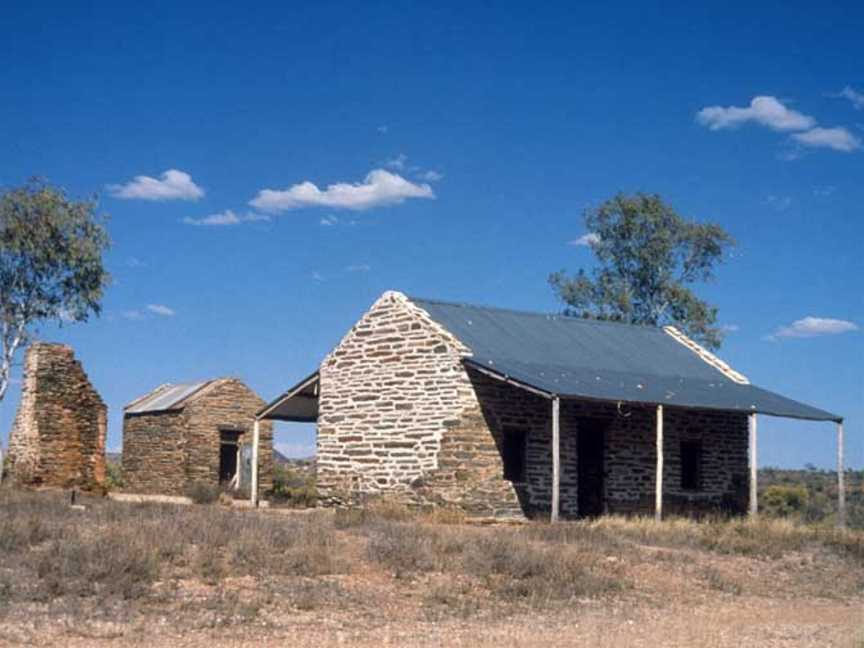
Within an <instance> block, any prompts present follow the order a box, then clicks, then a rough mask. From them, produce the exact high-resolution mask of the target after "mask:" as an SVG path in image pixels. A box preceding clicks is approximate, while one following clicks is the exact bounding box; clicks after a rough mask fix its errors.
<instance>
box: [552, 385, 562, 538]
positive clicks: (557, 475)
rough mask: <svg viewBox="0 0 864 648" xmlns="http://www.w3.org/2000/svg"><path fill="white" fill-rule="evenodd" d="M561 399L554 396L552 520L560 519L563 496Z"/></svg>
mask: <svg viewBox="0 0 864 648" xmlns="http://www.w3.org/2000/svg"><path fill="white" fill-rule="evenodd" d="M560 418H561V401H560V399H559V398H558V397H557V396H555V397H553V398H552V522H557V521H558V512H559V507H560V498H561V492H560V491H561V421H560Z"/></svg>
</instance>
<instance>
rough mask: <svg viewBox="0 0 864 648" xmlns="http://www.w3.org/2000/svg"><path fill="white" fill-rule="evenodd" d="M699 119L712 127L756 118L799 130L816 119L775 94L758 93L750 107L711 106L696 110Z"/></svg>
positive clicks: (773, 125)
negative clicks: (760, 95)
mask: <svg viewBox="0 0 864 648" xmlns="http://www.w3.org/2000/svg"><path fill="white" fill-rule="evenodd" d="M696 121H697V122H699V123H700V124H702V125H703V126H707V127H708V128H710V129H711V130H723V129H727V128H737V127H738V126H741V125H742V124H745V123H747V122H755V123H757V124H761V125H762V126H767V127H768V128H771V129H773V130H778V131H798V130H806V129H808V128H812V127H813V126H815V125H816V120H815V119H813V118H812V117H810V116H808V115H804V114H802V113H800V112H798V111H796V110H792V109H791V108H787V107H786V106H784V105H783V104H782V103H781V102H780V101H778V100H777V99H776V98H775V97H765V96H763V97H754V98H753V100H752V101H751V102H750V105H749V106H748V107H746V108H739V107H737V106H728V107H726V108H724V107H722V106H708V107H706V108H703V109H702V110H700V111H699V112H698V113H696Z"/></svg>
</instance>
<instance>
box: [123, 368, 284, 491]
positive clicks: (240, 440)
mask: <svg viewBox="0 0 864 648" xmlns="http://www.w3.org/2000/svg"><path fill="white" fill-rule="evenodd" d="M263 405H264V401H263V400H261V398H259V397H258V395H257V394H255V392H253V391H252V390H251V389H249V387H247V386H246V385H245V384H243V382H241V381H240V380H238V379H236V378H218V379H215V380H208V381H205V382H198V383H187V384H176V385H170V384H166V385H162V386H160V387H157V388H156V389H154V390H153V391H152V392H150V393H149V394H147V395H145V396H142V397H141V398H139V399H137V400H135V401H133V402H131V403H130V404H129V405H127V406H126V407H125V409H124V411H123V479H124V483H125V487H126V489H127V490H129V491H131V492H135V493H151V494H161V495H183V494H185V493H186V492H187V491H188V489H189V487H190V486H191V485H192V484H198V483H203V484H208V485H222V486H223V487H225V488H226V489H238V488H241V487H244V486H246V485H247V484H243V483H242V480H243V476H242V473H243V471H242V470H241V465H242V462H243V457H244V456H247V455H248V453H244V451H243V449H244V447H245V446H249V447H250V448H251V442H252V425H253V420H254V418H255V413H256V412H257V411H258V410H260V409H261V407H262V406H263ZM260 434H261V438H260V445H259V483H260V485H261V486H260V488H261V490H263V491H265V492H266V491H267V490H268V489H269V488H270V487H271V484H272V457H273V426H272V424H270V423H264V424H262V425H261V428H260Z"/></svg>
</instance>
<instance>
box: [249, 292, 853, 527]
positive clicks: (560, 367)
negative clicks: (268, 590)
mask: <svg viewBox="0 0 864 648" xmlns="http://www.w3.org/2000/svg"><path fill="white" fill-rule="evenodd" d="M757 413H763V414H770V415H775V416H786V417H793V418H800V419H811V420H830V421H836V422H838V423H840V422H842V419H841V418H840V417H838V416H837V415H835V414H831V413H829V412H825V411H823V410H820V409H816V408H814V407H810V406H808V405H804V404H802V403H798V402H796V401H793V400H790V399H787V398H785V397H783V396H780V395H778V394H774V393H772V392H769V391H766V390H764V389H761V388H759V387H756V386H754V385H751V384H750V382H749V380H748V379H747V378H746V377H745V376H743V375H741V374H740V373H738V372H736V371H734V370H733V369H732V368H731V367H729V366H728V365H727V364H725V363H724V362H723V361H721V360H720V359H719V358H717V357H716V356H715V355H713V354H711V353H709V352H708V351H707V350H705V349H703V348H702V347H700V346H699V345H698V344H696V343H695V342H693V341H691V340H689V339H688V338H687V337H685V336H684V335H682V334H681V333H680V332H679V331H677V330H676V329H674V328H672V327H666V328H653V327H644V326H631V325H626V324H619V323H613V322H601V321H593V320H585V319H576V318H569V317H562V316H557V315H544V314H538V313H525V312H515V311H510V310H502V309H495V308H484V307H478V306H470V305H465V304H452V303H445V302H438V301H431V300H423V299H414V298H409V297H406V296H405V295H403V294H401V293H398V292H388V293H385V294H384V295H383V296H382V297H381V298H380V299H379V300H378V301H377V302H376V303H375V304H374V305H373V306H372V307H371V309H370V310H369V311H368V312H367V313H366V314H364V315H363V317H362V318H361V319H360V321H359V322H357V324H356V325H355V326H354V327H353V328H352V329H351V330H350V331H349V332H348V334H347V335H346V336H345V337H344V338H343V339H342V341H341V342H340V343H339V345H338V346H337V347H336V348H335V349H334V350H333V351H332V352H331V353H330V354H329V355H328V356H327V357H326V358H325V359H324V361H323V362H322V363H321V366H320V368H319V369H318V371H317V372H315V373H314V374H312V375H311V376H309V377H308V378H307V379H305V380H303V381H301V382H300V383H299V384H298V385H296V386H295V387H293V388H291V389H289V390H288V391H287V392H285V393H284V394H283V395H282V396H280V397H279V398H277V399H276V400H274V401H273V402H272V403H271V404H270V405H268V406H267V407H266V408H264V409H262V410H261V411H260V412H259V414H258V419H259V421H260V422H261V424H262V425H263V424H264V422H266V421H268V420H283V421H317V477H318V489H319V495H320V497H321V501H322V503H335V502H340V501H345V500H346V499H351V498H354V497H356V496H358V495H360V496H367V495H376V494H387V495H388V496H391V497H398V498H401V499H403V500H405V501H406V502H410V503H413V504H419V505H447V506H453V507H458V508H460V509H462V510H464V511H466V512H467V513H468V514H470V515H476V516H498V517H502V516H505V517H506V516H517V517H521V516H527V517H547V518H548V517H551V518H552V519H553V520H555V519H558V517H559V516H561V517H568V518H572V517H584V516H594V515H599V514H602V513H607V512H613V513H615V512H624V513H634V512H635V513H651V512H653V513H654V514H655V515H657V516H658V517H659V516H660V515H661V513H662V512H663V511H664V510H665V511H667V512H669V511H672V512H686V513H690V512H694V511H695V512H698V511H718V510H723V511H728V512H732V513H741V512H744V511H746V510H747V508H748V504H749V507H750V508H751V510H754V509H755V506H756V497H755V493H756V479H755V476H756V456H755V455H756V414H757ZM839 429H840V441H841V449H842V425H841V426H840V428H839ZM841 456H842V455H841ZM841 462H842V459H841ZM841 479H842V471H841ZM841 493H842V488H841Z"/></svg>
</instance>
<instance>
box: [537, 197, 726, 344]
mask: <svg viewBox="0 0 864 648" xmlns="http://www.w3.org/2000/svg"><path fill="white" fill-rule="evenodd" d="M584 219H585V226H586V228H587V230H588V232H589V234H588V235H586V236H585V237H583V241H584V242H585V243H586V244H587V245H589V246H590V248H591V250H592V251H593V252H594V255H595V257H596V261H597V262H596V264H595V266H594V268H593V269H592V270H591V271H590V273H589V272H588V271H586V270H585V269H580V270H578V272H577V273H576V274H575V275H574V276H569V275H567V273H566V272H564V271H561V272H556V273H553V274H552V275H550V277H549V283H550V284H551V286H552V288H553V290H554V291H555V292H556V294H557V295H558V297H559V298H560V299H561V300H562V301H563V302H564V312H565V313H566V314H568V315H572V316H577V317H588V318H593V319H605V320H614V321H620V322H627V323H630V324H649V325H652V326H663V325H667V324H672V325H674V326H676V327H677V328H679V329H681V330H682V331H683V332H684V333H686V334H687V335H689V336H690V337H692V338H694V339H695V340H697V341H699V342H701V343H702V344H703V345H705V346H706V347H708V348H710V349H716V348H718V347H719V346H720V344H721V342H722V340H723V331H722V329H721V328H720V327H719V326H717V308H716V307H715V306H712V305H711V304H709V303H708V302H706V301H704V300H702V299H700V298H699V297H698V296H697V295H696V293H695V292H694V290H693V289H692V287H691V286H693V285H694V284H699V283H703V282H707V281H710V280H712V279H713V278H714V273H715V268H716V266H717V265H718V264H719V263H721V262H722V261H723V257H724V254H725V253H726V251H727V250H728V249H730V248H731V247H732V246H733V245H734V244H735V241H734V240H733V239H732V237H731V236H730V235H729V234H728V233H727V232H726V231H725V230H724V229H723V228H722V227H721V226H719V225H716V224H712V223H698V222H695V221H691V220H687V219H685V218H683V217H682V216H681V215H679V214H678V213H677V212H676V211H675V210H674V209H673V208H672V207H671V206H669V205H668V204H666V203H665V202H664V201H663V200H662V199H661V198H660V196H658V195H656V194H644V193H637V194H635V195H632V196H628V195H624V194H618V195H616V196H614V197H613V198H611V199H609V200H607V201H605V202H604V203H603V204H601V205H600V206H599V207H596V208H590V209H587V210H586V211H585V213H584Z"/></svg>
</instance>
